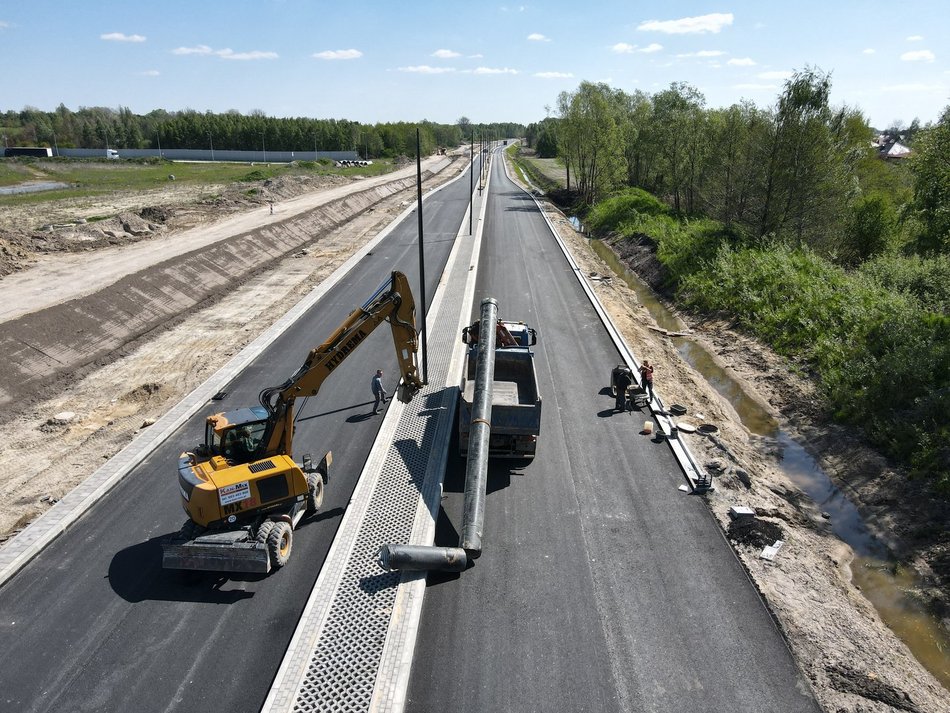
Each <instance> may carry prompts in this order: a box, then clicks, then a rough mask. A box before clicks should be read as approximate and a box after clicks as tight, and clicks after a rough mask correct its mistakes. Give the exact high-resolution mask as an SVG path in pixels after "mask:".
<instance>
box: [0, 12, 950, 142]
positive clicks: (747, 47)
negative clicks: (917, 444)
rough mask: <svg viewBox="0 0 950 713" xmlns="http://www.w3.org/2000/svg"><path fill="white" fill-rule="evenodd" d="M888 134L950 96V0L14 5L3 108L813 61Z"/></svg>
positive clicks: (313, 105)
mask: <svg viewBox="0 0 950 713" xmlns="http://www.w3.org/2000/svg"><path fill="white" fill-rule="evenodd" d="M806 65H811V66H817V67H819V68H821V69H823V70H826V71H831V73H832V82H833V89H832V102H833V103H834V104H848V105H850V106H856V107H859V108H860V109H861V110H862V111H863V112H864V113H865V115H866V116H867V117H868V118H869V119H870V121H871V123H872V125H875V126H877V127H878V128H883V127H884V126H886V125H889V124H890V123H891V122H893V121H894V120H902V121H904V122H905V123H910V121H911V120H912V119H913V118H914V117H919V118H920V120H921V122H922V123H926V122H928V121H934V120H936V119H937V117H938V115H939V113H940V112H941V110H942V109H943V108H944V107H945V106H947V105H948V104H950V4H948V2H947V0H909V1H907V2H903V3H897V4H895V3H893V2H887V3H885V2H876V1H873V2H872V1H867V2H861V1H858V0H824V1H823V2H817V1H814V0H798V1H793V2H773V1H772V0H757V1H755V2H752V1H748V0H720V1H718V2H712V3H711V2H666V3H658V2H652V3H645V2H633V1H630V0H628V1H626V2H621V1H620V0H603V1H601V0H597V1H596V2H586V3H585V2H577V1H576V0H572V1H569V2H567V1H566V2H562V1H560V0H558V1H552V2H525V3H507V4H497V3H495V4H493V3H491V2H489V3H484V2H483V3H471V2H465V3H463V2H455V1H453V0H442V1H441V2H429V1H420V2H411V1H407V0H404V1H403V2H392V1H390V2H384V1H383V0H378V1H377V2H367V1H364V0H342V1H340V2H323V1H320V2H317V1H309V2H307V1H305V0H228V1H223V0H203V1H202V0H192V1H191V2H182V1H180V0H164V1H163V2H140V1H135V0H125V1H121V2H120V1H119V0H89V1H80V0H69V1H67V0H60V1H53V0H33V1H32V2H23V0H16V1H15V2H14V1H11V0H0V109H2V110H6V109H16V110H19V109H22V108H23V107H25V106H35V107H38V108H40V109H43V110H47V111H49V110H52V109H54V108H55V107H56V106H57V105H58V104H59V103H60V102H62V103H64V104H65V105H66V106H68V107H69V108H71V109H77V108H78V107H80V106H109V107H114V108H117V107H119V106H127V107H129V108H130V109H132V111H134V112H135V113H146V112H148V111H151V110H152V109H156V108H162V109H167V110H181V109H195V110H198V111H206V110H211V111H215V112H223V111H228V110H231V109H234V110H237V111H240V112H242V113H248V112H251V111H253V110H261V111H263V112H264V113H266V114H267V115H269V116H278V117H284V116H309V117H315V118H346V119H352V120H356V121H360V122H368V123H374V122H377V121H417V120H420V119H429V120H432V121H438V122H446V123H449V122H454V121H455V120H456V119H458V118H459V117H460V116H467V117H469V118H470V119H471V120H473V121H477V122H479V121H486V122H487V121H517V122H522V123H529V122H531V121H536V120H539V119H542V118H544V116H545V114H546V107H550V108H551V111H552V113H553V111H554V107H555V106H556V103H557V95H558V93H559V92H561V91H564V90H573V89H575V88H576V87H577V85H578V83H579V82H580V81H581V80H589V81H599V82H607V83H609V84H610V85H611V86H614V87H617V88H619V89H623V90H625V91H633V90H635V89H641V90H643V91H646V92H651V93H652V92H656V91H659V90H662V89H664V88H666V87H668V86H669V84H670V82H674V81H685V82H688V83H690V84H692V85H694V86H695V87H697V88H698V89H699V90H700V91H702V92H703V94H704V95H705V96H706V100H707V105H708V106H710V107H719V106H728V105H730V104H732V103H734V102H736V101H739V100H740V99H743V98H745V99H750V100H752V101H754V102H755V103H756V104H757V105H759V106H761V107H765V106H769V105H772V104H773V103H774V102H775V99H776V97H777V95H778V93H779V92H780V91H781V86H782V82H783V80H784V79H785V78H786V77H787V76H788V73H789V72H791V71H792V70H794V69H801V68H803V67H805V66H806Z"/></svg>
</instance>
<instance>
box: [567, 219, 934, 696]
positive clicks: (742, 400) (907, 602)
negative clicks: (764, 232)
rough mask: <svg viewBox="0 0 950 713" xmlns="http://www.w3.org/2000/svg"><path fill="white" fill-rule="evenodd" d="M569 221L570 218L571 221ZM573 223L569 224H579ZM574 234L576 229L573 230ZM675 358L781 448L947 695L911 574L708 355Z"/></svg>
mask: <svg viewBox="0 0 950 713" xmlns="http://www.w3.org/2000/svg"><path fill="white" fill-rule="evenodd" d="M573 222H574V221H572V223H573ZM578 226H579V224H578V225H576V226H575V227H578ZM578 229H580V228H578ZM590 242H591V247H592V248H593V249H594V251H595V252H596V253H597V254H598V255H599V256H600V257H601V258H602V259H603V260H604V261H606V262H607V263H608V264H609V265H610V267H611V269H612V270H613V271H614V273H615V274H616V275H617V276H618V277H620V278H621V279H623V280H624V282H625V283H626V284H627V285H628V286H629V287H630V289H632V290H633V291H634V292H636V294H637V298H638V299H639V300H640V302H641V303H642V304H643V305H644V306H645V307H646V308H647V310H648V311H649V312H650V314H651V316H652V317H653V318H654V319H655V320H656V323H657V325H658V326H660V327H661V328H663V329H666V330H668V331H670V332H679V331H682V330H684V328H685V325H684V324H683V323H682V322H681V321H680V320H679V319H678V318H677V317H676V315H675V314H673V313H672V312H670V311H669V310H668V309H667V308H666V307H665V306H664V305H663V304H662V303H661V302H660V301H659V300H658V299H657V298H656V296H655V295H654V293H653V292H652V291H651V290H650V288H649V287H648V286H647V285H646V284H645V283H643V282H642V281H641V280H640V279H639V278H638V277H637V276H636V275H635V274H634V273H632V272H630V271H629V270H627V269H626V267H625V266H624V265H623V264H622V263H621V262H620V260H619V259H618V258H617V256H616V255H615V254H614V253H613V252H612V251H611V250H610V248H608V247H607V246H606V245H603V244H602V243H601V242H600V241H599V240H591V241H590ZM670 338H671V339H672V340H673V344H674V346H675V347H676V350H677V351H678V352H679V354H680V356H682V357H683V359H684V360H685V361H686V362H687V363H688V364H689V365H690V366H692V367H693V368H694V369H695V370H696V371H698V372H699V373H700V374H702V375H703V377H704V378H705V379H706V380H707V381H708V382H709V384H711V385H712V387H713V388H714V389H716V391H717V392H718V393H719V394H720V395H721V396H723V398H725V399H726V400H728V401H729V403H730V404H732V407H733V408H734V409H735V411H736V413H737V414H738V415H739V418H740V419H741V420H742V423H743V424H744V425H745V427H746V428H748V429H749V431H750V432H752V433H753V434H756V435H758V436H761V437H763V438H768V439H772V440H774V441H775V442H776V443H777V444H778V445H779V447H780V452H781V456H780V461H781V462H780V466H779V467H780V468H781V469H782V471H783V472H784V473H785V474H786V475H787V476H788V477H789V479H790V480H792V482H794V483H795V484H796V485H797V486H798V487H799V488H800V489H801V490H802V491H803V492H804V493H805V494H807V495H808V497H809V498H811V499H812V501H813V502H814V503H815V504H816V506H817V507H818V508H819V509H820V510H821V512H822V513H823V515H824V516H825V517H827V518H828V521H829V523H830V525H831V529H832V531H833V532H834V533H835V535H837V536H838V537H839V538H840V539H841V540H842V541H844V542H846V543H847V544H848V545H849V546H850V547H851V549H852V550H853V551H854V561H853V562H852V563H851V571H852V578H853V581H854V583H855V584H856V585H858V586H859V587H860V589H861V592H862V594H864V596H865V597H866V598H867V599H868V600H869V601H870V602H871V603H872V604H873V605H874V607H875V609H877V612H878V614H879V615H880V617H881V619H882V620H883V621H884V622H885V623H886V624H887V625H888V626H889V627H890V628H891V630H892V631H894V632H895V633H896V634H897V635H898V636H899V637H900V638H901V640H903V641H904V643H906V644H907V646H908V648H910V650H911V652H912V653H913V654H914V656H915V657H916V658H917V660H918V661H920V662H921V664H923V665H924V666H925V667H926V668H927V670H929V671H930V672H931V673H932V674H933V675H934V676H935V677H936V678H937V679H938V680H939V681H940V682H941V683H942V684H943V686H944V687H945V688H947V689H948V690H950V637H948V636H947V635H946V634H945V632H944V630H943V628H942V627H941V626H940V623H939V621H938V620H937V619H936V618H935V617H933V615H931V614H930V613H928V612H927V611H926V609H925V607H924V606H923V605H922V604H921V603H920V602H919V600H918V599H917V598H916V597H915V596H914V593H915V591H917V590H918V589H919V587H920V583H919V581H918V578H917V576H916V573H915V572H914V570H913V569H912V568H910V567H903V566H902V565H901V563H899V562H897V561H896V560H894V559H893V557H891V556H890V553H889V552H888V550H887V547H885V546H884V544H883V543H881V542H880V541H879V540H878V539H877V538H875V537H874V536H873V535H872V534H871V532H870V531H869V530H868V528H867V526H866V525H865V524H864V521H863V520H862V519H861V515H860V513H859V512H858V510H857V508H856V507H855V505H854V504H853V503H852V502H851V501H850V500H849V499H848V498H847V497H846V496H845V495H844V494H843V493H842V492H841V491H840V490H839V489H838V488H837V487H836V486H835V485H834V483H832V482H831V479H830V478H829V477H828V476H827V474H826V473H825V472H824V471H823V470H822V469H821V467H820V466H819V465H818V463H817V462H816V461H815V459H814V458H812V457H811V455H809V453H808V451H806V450H805V448H804V447H802V445H801V444H799V443H797V442H796V441H795V440H794V439H792V438H791V437H790V436H789V434H788V433H786V432H785V431H784V430H782V429H781V428H780V426H779V424H778V423H777V422H776V421H775V419H773V418H772V417H771V415H770V414H769V413H768V412H767V411H765V409H763V408H762V407H761V406H760V405H759V403H758V402H757V401H755V399H753V398H751V397H750V396H749V395H748V394H747V393H746V392H745V391H744V390H743V389H742V387H741V385H740V384H739V383H738V382H737V381H736V380H735V379H733V378H732V377H731V375H730V374H729V372H728V371H726V370H725V369H723V368H722V367H720V366H719V365H718V364H717V363H716V361H715V359H713V357H712V355H710V354H709V353H708V352H707V351H706V350H705V349H703V348H702V347H701V346H700V345H698V344H696V343H695V342H693V341H691V340H690V339H689V338H688V337H670Z"/></svg>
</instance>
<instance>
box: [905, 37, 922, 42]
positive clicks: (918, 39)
mask: <svg viewBox="0 0 950 713" xmlns="http://www.w3.org/2000/svg"><path fill="white" fill-rule="evenodd" d="M923 39H924V37H923V35H911V36H910V37H908V38H907V41H908V42H922V41H923Z"/></svg>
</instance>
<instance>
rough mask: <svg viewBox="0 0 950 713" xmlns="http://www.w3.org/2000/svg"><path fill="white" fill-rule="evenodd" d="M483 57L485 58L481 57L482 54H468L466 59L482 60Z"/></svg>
mask: <svg viewBox="0 0 950 713" xmlns="http://www.w3.org/2000/svg"><path fill="white" fill-rule="evenodd" d="M484 56H485V55H483V54H470V55H469V56H468V58H469V59H482V58H484Z"/></svg>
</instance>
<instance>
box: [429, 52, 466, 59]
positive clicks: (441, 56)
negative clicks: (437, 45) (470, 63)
mask: <svg viewBox="0 0 950 713" xmlns="http://www.w3.org/2000/svg"><path fill="white" fill-rule="evenodd" d="M432 56H433V57H438V58H439V59H452V58H453V57H461V56H462V54H461V53H460V52H455V51H454V50H436V51H435V52H433V53H432Z"/></svg>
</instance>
